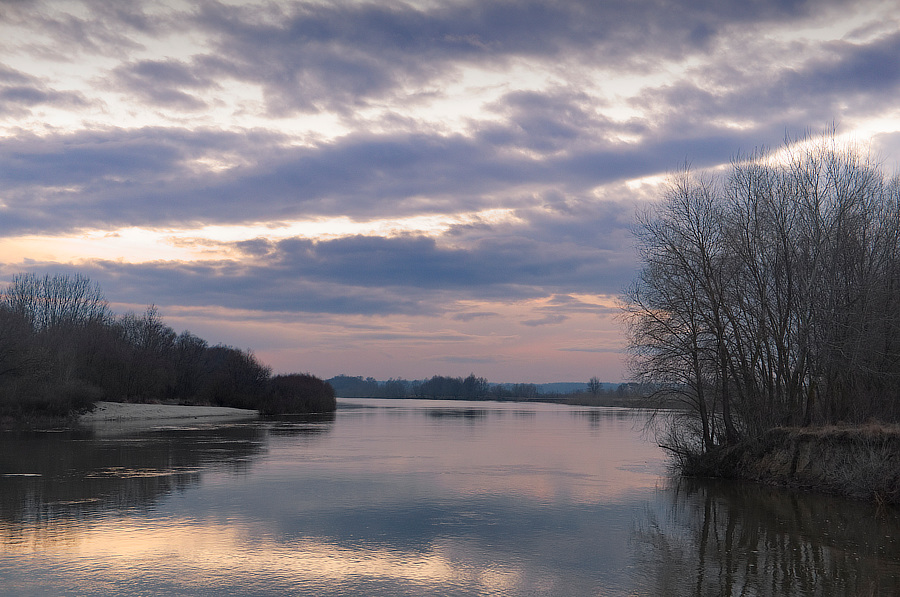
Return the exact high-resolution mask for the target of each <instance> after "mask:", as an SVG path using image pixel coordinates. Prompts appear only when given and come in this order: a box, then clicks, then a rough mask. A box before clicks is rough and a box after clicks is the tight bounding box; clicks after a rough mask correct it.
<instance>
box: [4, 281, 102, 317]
mask: <svg viewBox="0 0 900 597" xmlns="http://www.w3.org/2000/svg"><path fill="white" fill-rule="evenodd" d="M2 304H3V306H4V307H6V308H7V309H8V310H10V311H12V312H13V313H17V314H19V315H20V316H22V317H24V318H26V319H27V320H28V321H29V322H31V324H32V326H33V327H34V329H35V330H44V329H49V328H53V327H58V326H62V325H83V324H85V323H87V322H90V321H103V320H105V319H106V318H108V317H109V315H110V311H109V304H108V303H107V302H106V298H105V297H104V296H103V292H102V291H101V290H100V286H99V285H98V284H97V283H96V282H92V281H91V280H90V278H88V277H86V276H82V275H81V274H74V275H71V276H69V275H65V274H54V275H52V276H51V275H49V274H48V275H45V276H43V277H42V278H39V277H37V276H36V275H35V274H33V273H27V274H16V276H15V277H13V281H12V283H11V284H10V285H9V286H7V288H6V291H5V292H4V294H3V297H2Z"/></svg>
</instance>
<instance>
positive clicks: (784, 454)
mask: <svg viewBox="0 0 900 597" xmlns="http://www.w3.org/2000/svg"><path fill="white" fill-rule="evenodd" d="M680 469H681V472H682V474H684V475H687V476H702V477H722V478H730V479H747V480H752V481H756V482H760V483H765V484H769V485H780V486H784V487H793V488H798V489H804V490H812V491H822V492H827V493H833V494H839V495H844V496H848V497H852V498H858V499H866V500H873V501H876V502H879V503H890V504H900V425H884V424H881V423H868V424H865V425H853V426H826V427H812V428H806V427H802V428H797V427H791V428H785V427H780V428H775V429H771V430H769V431H767V432H766V433H764V434H763V435H762V436H761V437H759V438H757V439H748V440H744V441H741V442H740V443H738V444H736V445H733V446H726V447H721V448H718V449H715V450H713V451H710V452H706V453H704V454H700V455H696V456H692V457H688V458H683V459H681V461H680Z"/></svg>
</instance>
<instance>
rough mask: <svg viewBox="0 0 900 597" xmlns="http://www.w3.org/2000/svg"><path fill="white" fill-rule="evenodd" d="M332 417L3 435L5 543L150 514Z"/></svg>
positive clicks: (0, 495) (1, 528)
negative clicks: (276, 440)
mask: <svg viewBox="0 0 900 597" xmlns="http://www.w3.org/2000/svg"><path fill="white" fill-rule="evenodd" d="M332 422H333V416H332V417H331V419H329V420H324V421H323V420H309V419H304V420H296V419H295V420H288V419H273V420H269V421H266V422H263V423H252V424H225V425H221V424H220V425H215V424H209V425H191V426H182V427H177V426H171V427H158V428H151V429H145V430H143V431H139V432H132V433H128V434H122V433H118V432H117V433H108V431H109V429H105V430H100V429H98V430H92V429H74V430H68V431H63V432H5V433H0V483H2V486H0V545H5V546H7V547H10V546H14V545H24V544H30V543H33V542H34V541H39V542H41V543H46V542H47V541H54V540H64V539H65V537H66V536H67V535H68V534H70V533H71V532H73V531H74V530H76V529H79V528H80V527H81V526H83V525H82V524H81V523H84V522H85V521H86V520H89V519H91V518H92V517H94V516H95V515H100V514H103V513H105V512H118V513H122V512H136V511H147V510H148V509H150V508H152V507H153V505H154V504H155V503H156V502H157V501H158V500H159V498H160V497H162V496H164V495H168V494H171V493H173V492H183V491H185V490H187V489H189V488H191V487H193V486H196V485H197V484H198V483H199V482H200V480H201V478H202V476H203V475H204V474H205V473H209V472H211V471H226V472H228V473H229V474H246V473H247V471H248V469H249V467H250V466H251V463H252V462H253V460H254V459H256V458H257V457H258V456H259V455H260V454H263V453H264V452H265V451H266V446H267V440H268V438H269V437H270V436H297V435H317V434H321V433H324V432H325V431H327V430H328V429H329V428H330V424H331V423H332ZM72 521H77V522H78V523H79V524H78V525H72V524H69V523H70V522H72Z"/></svg>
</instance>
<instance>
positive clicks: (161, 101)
mask: <svg viewBox="0 0 900 597" xmlns="http://www.w3.org/2000/svg"><path fill="white" fill-rule="evenodd" d="M113 79H114V81H115V85H114V88H116V89H121V90H123V91H125V92H126V93H131V94H134V95H135V96H137V97H138V98H140V99H141V100H142V101H144V102H146V103H149V104H153V105H156V106H160V107H165V108H177V109H182V110H201V109H203V108H206V107H207V105H208V104H207V102H206V101H204V100H203V99H201V98H200V97H198V96H197V95H195V94H192V93H188V92H187V91H185V89H188V90H191V91H194V92H197V91H202V92H209V91H210V90H213V89H216V88H218V84H216V83H215V82H214V81H213V80H212V79H210V78H208V77H205V76H203V75H202V74H200V72H199V69H196V68H193V67H192V66H191V65H189V64H186V63H183V62H180V61H177V60H142V61H139V62H135V63H129V64H124V65H122V66H119V67H116V68H115V69H114V70H113Z"/></svg>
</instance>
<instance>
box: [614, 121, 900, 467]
mask: <svg viewBox="0 0 900 597" xmlns="http://www.w3.org/2000/svg"><path fill="white" fill-rule="evenodd" d="M898 188H900V187H898V183H897V181H896V179H893V180H892V179H888V178H887V177H886V176H885V175H884V174H883V173H882V171H881V169H880V168H879V167H878V165H877V163H876V162H875V161H874V160H873V159H872V158H871V157H870V156H869V155H868V154H866V153H865V152H864V151H862V150H860V149H859V148H856V147H849V146H842V145H840V144H838V143H837V142H836V141H835V138H834V135H833V134H831V135H825V136H823V137H821V138H819V139H803V140H800V142H796V143H795V142H789V143H787V144H786V146H785V147H784V148H783V149H782V150H781V151H779V152H768V151H762V150H760V151H756V152H754V153H753V154H751V155H749V156H745V157H743V158H739V159H736V160H734V161H733V163H732V167H731V170H730V173H729V174H728V175H727V176H726V177H725V178H724V179H721V180H717V179H713V178H709V177H701V176H695V175H694V174H692V173H691V172H690V171H689V170H688V169H685V170H684V171H682V172H680V173H679V174H677V175H675V176H673V177H672V178H671V180H670V184H669V186H668V189H667V191H666V192H665V194H664V195H663V197H662V198H661V201H659V202H658V203H657V204H655V205H653V206H652V207H650V208H649V209H647V210H646V211H645V212H644V213H643V214H641V215H640V217H639V220H638V224H637V239H638V246H639V250H640V257H641V260H642V262H643V268H642V270H641V272H640V275H639V277H638V278H637V279H636V280H635V282H634V284H633V285H632V287H631V288H630V289H629V290H628V292H627V293H626V294H625V296H624V297H623V298H624V300H623V303H624V314H625V319H626V321H627V323H628V328H629V332H630V342H631V350H632V355H633V362H632V365H633V369H634V373H635V376H636V377H637V378H638V379H639V380H640V381H642V382H645V383H651V384H655V386H656V387H658V388H660V390H659V392H658V394H659V395H665V396H666V397H668V398H675V399H677V400H679V401H681V402H682V403H683V404H684V405H685V406H687V408H688V413H690V417H691V418H692V420H693V421H694V422H695V423H696V424H695V423H690V424H688V425H687V426H685V425H682V426H681V429H690V432H689V433H696V434H697V435H698V436H699V437H698V441H697V442H696V444H697V445H700V446H702V447H703V449H704V450H709V449H712V448H714V447H715V446H717V445H721V444H727V443H732V442H734V441H736V440H738V439H740V438H741V437H745V436H756V435H758V434H759V433H761V432H762V431H764V430H766V429H768V428H771V427H774V426H779V425H809V424H813V423H834V422H838V421H855V420H864V419H866V418H869V417H878V418H882V419H896V418H897V417H898V415H900V408H898V405H897V402H898V399H900V340H898V333H900V209H898V206H900V196H898ZM679 442H680V443H679ZM674 443H679V445H681V444H684V445H692V444H691V442H690V441H687V442H686V444H685V442H683V441H682V440H678V441H677V442H674Z"/></svg>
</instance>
